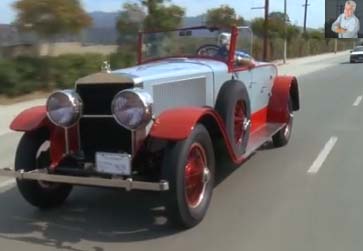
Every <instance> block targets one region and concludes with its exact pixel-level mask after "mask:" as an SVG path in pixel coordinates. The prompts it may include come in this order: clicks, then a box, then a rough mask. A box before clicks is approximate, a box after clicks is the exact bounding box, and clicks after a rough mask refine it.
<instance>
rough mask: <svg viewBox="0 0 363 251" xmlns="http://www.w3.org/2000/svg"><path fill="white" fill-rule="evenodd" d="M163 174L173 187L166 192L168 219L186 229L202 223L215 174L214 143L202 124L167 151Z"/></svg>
mask: <svg viewBox="0 0 363 251" xmlns="http://www.w3.org/2000/svg"><path fill="white" fill-rule="evenodd" d="M162 175H163V178H164V179H165V180H167V181H169V185H170V189H169V191H168V192H166V209H167V212H168V215H169V219H171V220H172V221H173V222H174V223H176V224H177V225H178V226H180V227H183V228H191V227H193V226H195V225H197V224H198V223H199V222H201V221H202V219H203V218H204V216H205V214H206V212H207V210H208V207H209V203H210V200H211V197H212V193H213V187H214V175H215V156H214V150H213V145H212V140H211V138H210V136H209V133H208V131H207V130H206V128H205V127H204V126H203V125H200V124H199V125H197V126H196V127H195V128H194V130H193V132H192V133H191V135H190V136H189V137H188V138H187V139H185V140H183V141H180V142H177V143H174V144H172V145H171V146H170V147H168V148H167V149H166V151H165V156H164V161H163V166H162Z"/></svg>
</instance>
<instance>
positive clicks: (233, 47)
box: [137, 26, 238, 70]
mask: <svg viewBox="0 0 363 251" xmlns="http://www.w3.org/2000/svg"><path fill="white" fill-rule="evenodd" d="M198 29H208V30H222V29H223V30H230V32H231V44H230V49H229V55H228V59H227V60H223V59H218V58H216V57H209V56H200V55H195V56H190V55H173V56H167V57H159V58H153V59H147V60H144V59H143V52H142V48H143V38H144V35H145V34H151V33H163V32H173V31H188V30H198ZM237 37H238V28H237V27H236V26H232V27H227V28H226V27H210V26H194V27H186V28H180V29H173V30H163V31H157V30H155V31H143V32H139V34H138V48H137V64H138V65H141V64H145V63H148V62H153V61H159V60H162V59H167V58H180V57H185V58H197V59H211V60H216V61H220V62H223V63H226V64H227V65H228V69H229V70H231V69H232V68H233V63H234V54H235V50H236V41H237Z"/></svg>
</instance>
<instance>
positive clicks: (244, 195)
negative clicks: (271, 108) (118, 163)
mask: <svg viewBox="0 0 363 251" xmlns="http://www.w3.org/2000/svg"><path fill="white" fill-rule="evenodd" d="M346 61H347V56H340V57H337V58H335V59H334V60H331V61H329V64H330V65H329V67H324V68H322V70H320V71H317V72H313V73H309V74H305V75H302V74H298V75H299V83H300V89H301V99H302V110H301V111H300V112H298V113H296V114H295V121H294V129H293V136H292V139H291V142H290V144H289V145H288V146H287V147H284V148H279V149H270V147H269V146H266V147H265V148H264V149H262V150H260V151H258V152H257V153H256V154H255V155H254V156H252V157H251V159H249V160H248V161H247V162H246V163H245V164H244V165H242V166H241V167H239V168H235V167H233V166H231V165H229V164H228V163H227V162H226V161H225V160H224V158H223V157H221V158H219V161H218V168H219V169H220V170H223V171H222V172H220V173H219V184H218V185H217V187H216V189H215V191H214V197H213V200H212V203H211V206H210V210H209V212H208V215H207V217H206V218H205V220H204V221H203V222H202V223H201V224H200V225H198V226H197V227H195V228H194V229H191V230H188V231H184V232H178V231H175V230H173V228H172V227H170V226H169V225H168V223H167V220H166V218H165V217H164V212H163V208H162V201H161V200H160V199H159V198H158V197H157V195H155V194H153V193H126V192H120V191H113V190H102V189H93V188H76V189H75V191H74V192H73V193H72V195H71V197H70V198H69V199H68V200H67V203H66V204H65V205H64V206H63V207H62V208H59V209H56V210H53V211H47V212H42V211H39V210H37V209H34V208H32V207H30V206H29V205H28V204H27V203H26V202H24V201H23V199H22V198H21V197H20V195H19V193H18V191H17V189H16V188H15V187H14V186H13V185H11V184H10V185H9V184H5V185H3V186H2V187H1V185H0V187H1V188H0V250H27V251H43V250H54V249H58V250H74V251H78V250H80V251H81V250H84V251H86V250H87V251H89V250H91V251H93V250H94V251H102V250H105V251H106V250H107V251H112V250H115V251H116V250H128V251H132V250H150V251H151V250H175V251H178V250H201V251H203V250H208V251H213V250H246V251H261V250H268V251H292V250H293V251H300V250H301V251H307V250H309V251H315V250H316V251H324V250H327V251H335V250H336V251H342V250H349V251H350V250H362V247H363V238H362V232H363V217H362V215H363V196H362V193H361V191H363V182H362V179H363V166H362V161H361V158H362V156H363V155H362V149H363V141H362V139H363V133H362V128H363V116H362V114H363V103H361V100H362V98H359V97H360V96H361V95H363V80H362V79H363V78H362V76H363V74H362V71H363V64H354V65H351V64H347V63H346ZM315 64H326V62H318V61H317V62H315ZM309 67H311V64H309ZM18 138H19V136H18V135H17V136H16V135H14V134H6V135H3V136H1V137H0V142H1V146H0V157H1V160H0V166H1V165H7V164H9V163H11V161H12V158H13V152H14V149H15V145H16V142H17V140H18ZM218 154H220V153H218ZM221 155H223V154H221ZM0 184H4V180H2V182H1V180H0Z"/></svg>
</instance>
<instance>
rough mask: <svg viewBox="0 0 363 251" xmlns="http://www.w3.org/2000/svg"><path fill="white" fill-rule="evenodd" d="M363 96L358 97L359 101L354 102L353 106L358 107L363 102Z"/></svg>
mask: <svg viewBox="0 0 363 251" xmlns="http://www.w3.org/2000/svg"><path fill="white" fill-rule="evenodd" d="M362 99H363V96H359V97H357V99H356V100H355V101H354V103H353V106H358V105H359V104H360V102H361V101H362Z"/></svg>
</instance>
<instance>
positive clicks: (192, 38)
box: [141, 27, 231, 62]
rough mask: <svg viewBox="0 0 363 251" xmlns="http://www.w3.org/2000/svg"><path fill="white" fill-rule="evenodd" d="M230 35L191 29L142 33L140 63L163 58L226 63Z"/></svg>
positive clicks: (214, 30)
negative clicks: (196, 58) (211, 59)
mask: <svg viewBox="0 0 363 251" xmlns="http://www.w3.org/2000/svg"><path fill="white" fill-rule="evenodd" d="M230 34H231V33H230V32H229V31H226V30H224V31H222V30H220V29H216V28H214V29H208V28H204V27H203V28H192V29H182V30H175V31H168V32H155V33H144V34H143V36H142V48H141V53H142V55H141V56H142V58H141V60H142V62H145V61H149V60H154V59H158V58H165V57H207V58H214V59H218V60H222V61H227V59H228V52H226V51H223V49H224V48H225V49H226V50H228V48H229V45H230V39H231V35H230Z"/></svg>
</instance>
